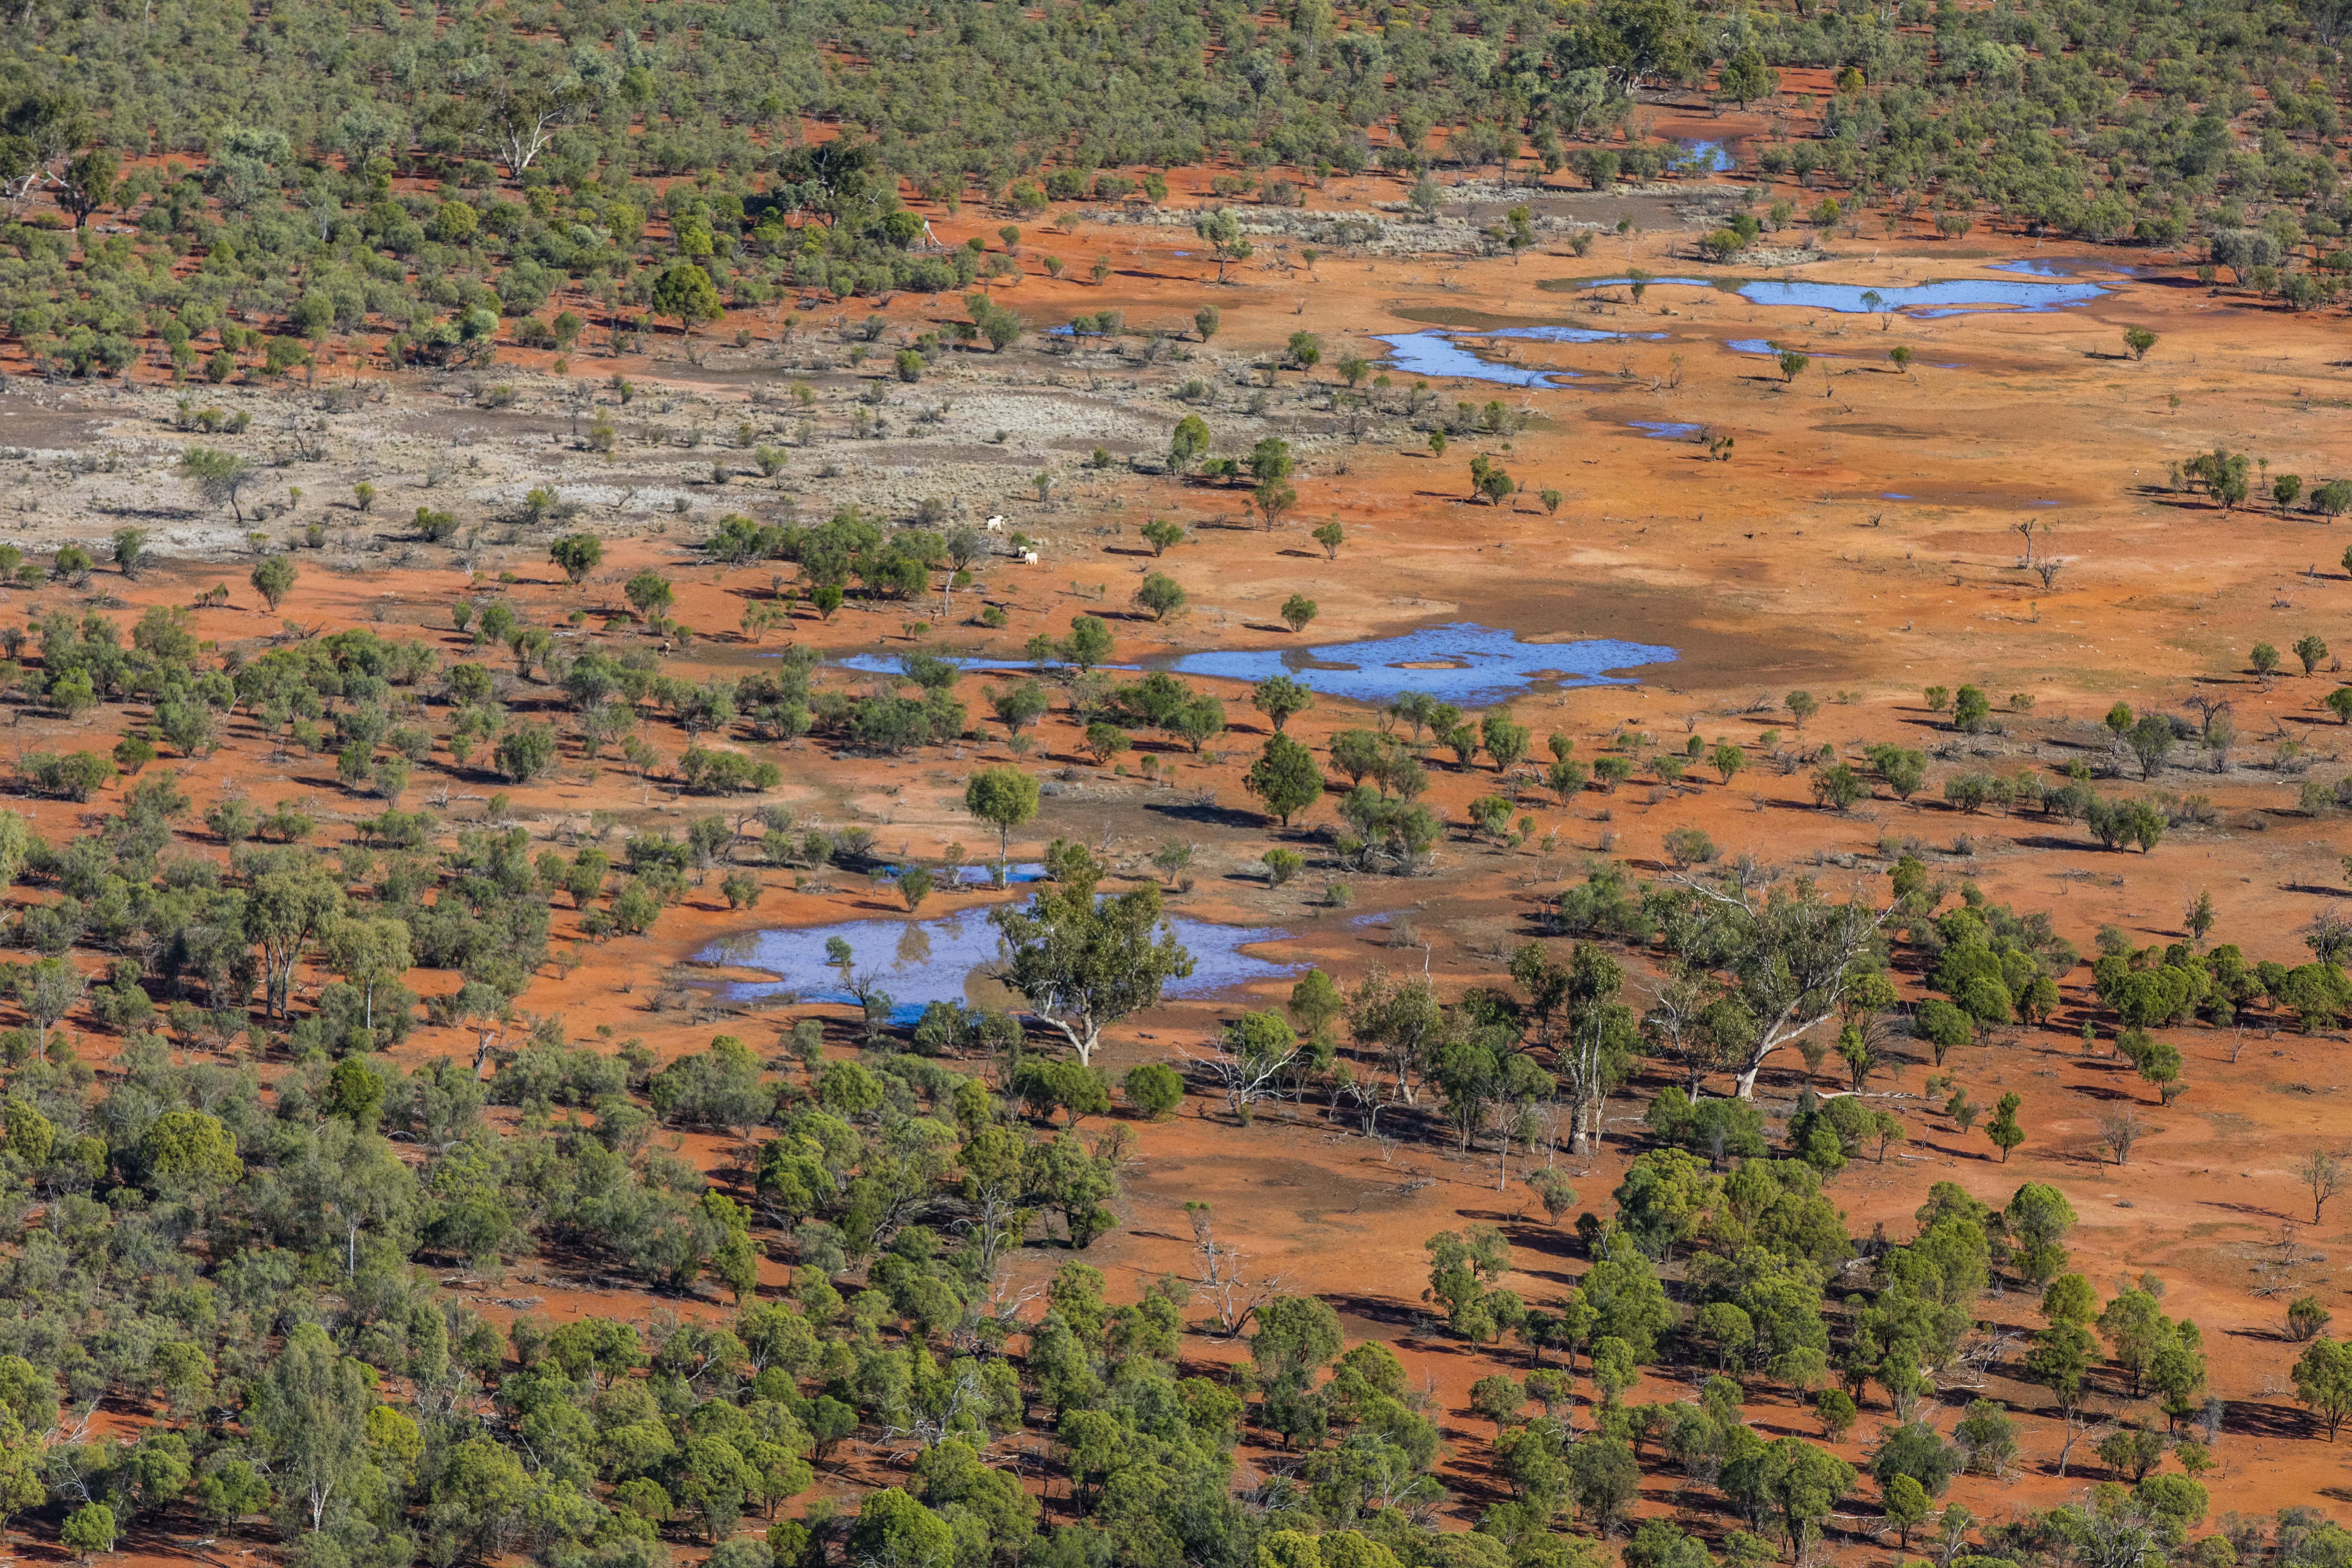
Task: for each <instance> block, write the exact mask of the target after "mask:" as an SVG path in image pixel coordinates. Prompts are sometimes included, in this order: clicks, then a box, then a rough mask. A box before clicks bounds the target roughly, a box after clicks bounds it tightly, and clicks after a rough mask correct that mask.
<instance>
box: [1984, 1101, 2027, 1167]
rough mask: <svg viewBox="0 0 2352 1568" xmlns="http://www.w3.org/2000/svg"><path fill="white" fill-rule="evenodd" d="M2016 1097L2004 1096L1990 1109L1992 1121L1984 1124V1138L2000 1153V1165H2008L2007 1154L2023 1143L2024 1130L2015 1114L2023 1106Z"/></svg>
mask: <svg viewBox="0 0 2352 1568" xmlns="http://www.w3.org/2000/svg"><path fill="white" fill-rule="evenodd" d="M2024 1103H2025V1102H2024V1100H2021V1099H2020V1098H2019V1097H2018V1096H2017V1095H2015V1094H2013V1093H2011V1094H2004V1095H2002V1096H2001V1097H2000V1100H1999V1101H1997V1102H1996V1103H1995V1104H1994V1106H1993V1108H1992V1120H1991V1121H1988V1122H1986V1123H1985V1136H1986V1137H1988V1138H1990V1139H1991V1140H1992V1142H1993V1147H1994V1148H1996V1149H1999V1150H2000V1160H2001V1163H2002V1164H2004V1165H2005V1164H2007V1163H2009V1152H2010V1151H2011V1149H2014V1148H2016V1147H2017V1146H2018V1145H2019V1144H2020V1143H2022V1142H2025V1129H2024V1128H2023V1127H2022V1126H2021V1125H2019V1123H2018V1120H2017V1113H2018V1111H2019V1110H2020V1109H2021V1107H2022V1106H2023V1105H2024Z"/></svg>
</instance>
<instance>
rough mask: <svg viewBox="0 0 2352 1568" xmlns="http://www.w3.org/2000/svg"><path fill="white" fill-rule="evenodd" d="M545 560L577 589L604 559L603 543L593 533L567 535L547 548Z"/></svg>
mask: <svg viewBox="0 0 2352 1568" xmlns="http://www.w3.org/2000/svg"><path fill="white" fill-rule="evenodd" d="M547 558H548V559H549V560H550V561H551V562H553V563H555V564H556V565H557V566H558V567H560V568H562V572H563V574H564V575H565V576H566V577H568V578H570V579H571V580H572V586H573V587H575V588H576V587H578V586H579V585H580V584H582V583H584V582H586V581H587V580H588V574H589V573H591V572H593V571H594V570H596V568H597V566H598V565H600V564H601V563H603V562H604V541H603V540H601V539H598V538H597V537H596V536H595V535H594V534H593V533H567V534H565V535H564V536H563V537H562V538H561V539H559V540H557V541H556V542H554V543H552V544H551V545H549V546H548V547H547Z"/></svg>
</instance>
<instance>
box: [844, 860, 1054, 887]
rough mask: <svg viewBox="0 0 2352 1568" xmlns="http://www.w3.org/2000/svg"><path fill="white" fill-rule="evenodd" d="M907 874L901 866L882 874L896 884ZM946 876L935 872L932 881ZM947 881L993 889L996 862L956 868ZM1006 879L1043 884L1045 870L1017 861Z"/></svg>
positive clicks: (1031, 862) (1032, 862)
mask: <svg viewBox="0 0 2352 1568" xmlns="http://www.w3.org/2000/svg"><path fill="white" fill-rule="evenodd" d="M906 874H907V873H906V868H904V867H900V866H885V867H884V868H882V870H881V872H880V876H881V878H882V879H883V880H884V881H886V882H895V881H897V880H898V879H899V878H901V877H903V876H905V875H906ZM945 876H946V873H945V872H944V871H933V872H932V873H931V879H932V880H933V881H934V882H936V881H939V880H940V879H942V878H943V877H945ZM1004 879H1005V881H1007V882H1008V883H1010V882H1042V881H1044V880H1045V866H1044V864H1043V863H1042V862H1040V861H1036V860H1015V861H1014V862H1013V864H1012V865H1010V866H1008V867H1006V868H1005V871H1004ZM949 880H951V881H953V882H954V883H955V884H956V886H958V887H960V888H987V887H992V886H994V885H995V882H996V862H995V861H993V860H991V861H989V862H988V863H987V864H986V865H982V866H959V867H957V868H955V875H954V876H953V877H952V878H949Z"/></svg>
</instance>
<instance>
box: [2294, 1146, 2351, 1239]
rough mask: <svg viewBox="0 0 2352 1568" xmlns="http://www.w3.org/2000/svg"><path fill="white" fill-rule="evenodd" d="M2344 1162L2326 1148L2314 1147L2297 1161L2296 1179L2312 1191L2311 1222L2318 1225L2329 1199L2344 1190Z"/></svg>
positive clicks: (2295, 1166) (2295, 1168)
mask: <svg viewBox="0 0 2352 1568" xmlns="http://www.w3.org/2000/svg"><path fill="white" fill-rule="evenodd" d="M2344 1178H2345V1167H2344V1162H2343V1161H2342V1160H2341V1159H2339V1158H2338V1157H2337V1156H2336V1155H2335V1154H2334V1153H2331V1152H2329V1151H2327V1150H2326V1149H2314V1150H2313V1151H2312V1152H2310V1153H2308V1154H2305V1156H2304V1157H2303V1158H2302V1159H2300V1160H2298V1161H2296V1162H2295V1164H2294V1179H2295V1180H2296V1181H2298V1182H2300V1183H2302V1184H2304V1185H2305V1187H2307V1188H2309V1189H2310V1191H2311V1223H2312V1224H2314V1225H2317V1224H2318V1223H2319V1220H2320V1215H2322V1214H2324V1213H2325V1212H2326V1208H2327V1200H2328V1199H2330V1198H2332V1197H2334V1196H2335V1195H2336V1194H2337V1193H2338V1192H2340V1191H2342V1190H2343V1186H2344Z"/></svg>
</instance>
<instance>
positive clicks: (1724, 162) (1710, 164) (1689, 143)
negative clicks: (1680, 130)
mask: <svg viewBox="0 0 2352 1568" xmlns="http://www.w3.org/2000/svg"><path fill="white" fill-rule="evenodd" d="M1675 146H1676V147H1678V148H1680V149H1681V150H1682V153H1681V156H1679V157H1677V158H1676V159H1675V167H1676V168H1678V169H1688V170H1695V171H1696V172H1697V173H1700V174H1722V173H1724V172H1725V171H1726V170H1727V169H1736V168H1738V166H1739V165H1738V163H1736V162H1735V161H1734V160H1733V158H1732V156H1731V154H1730V153H1728V152H1727V151H1726V150H1725V149H1724V145H1723V143H1722V142H1699V141H1694V140H1691V139H1689V138H1686V137H1685V138H1678V139H1677V140H1676V141H1675Z"/></svg>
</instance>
